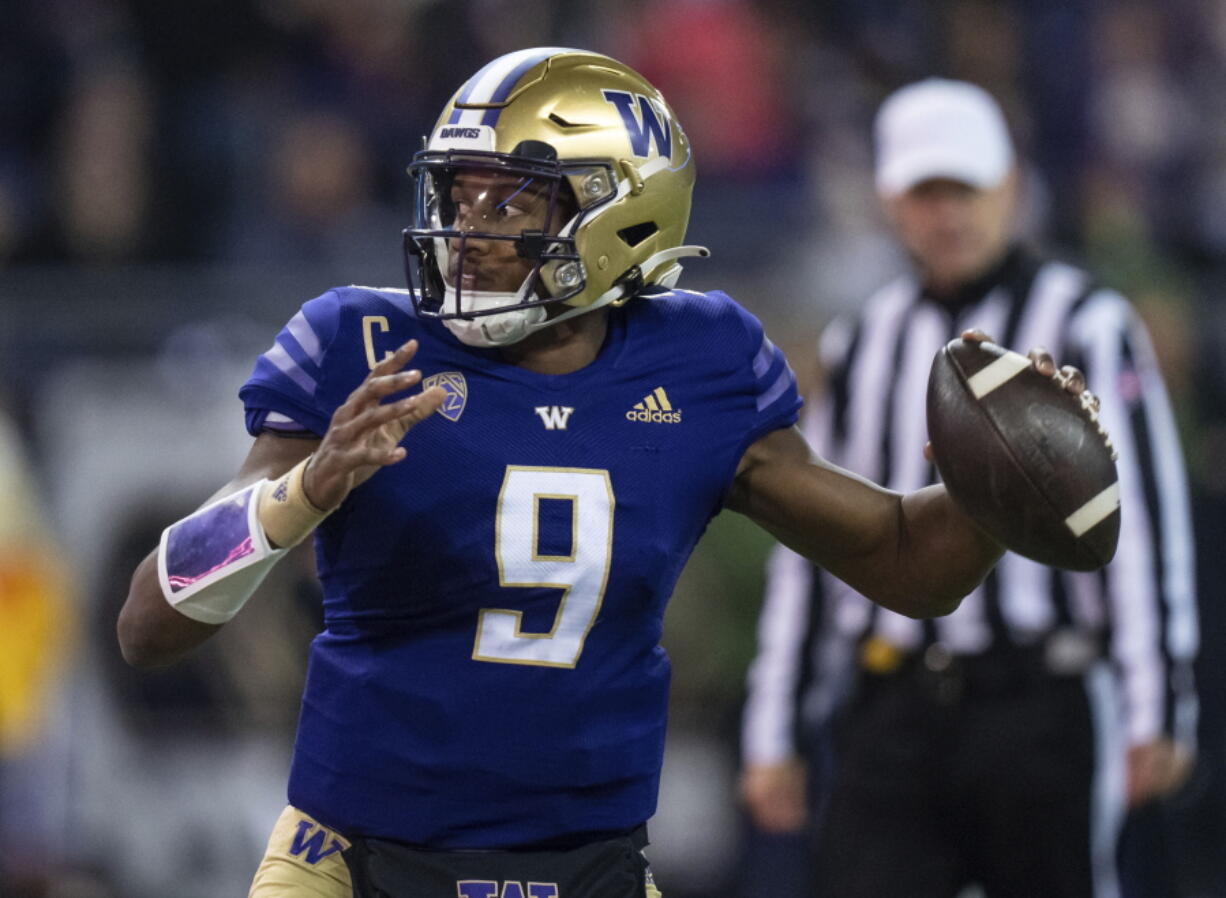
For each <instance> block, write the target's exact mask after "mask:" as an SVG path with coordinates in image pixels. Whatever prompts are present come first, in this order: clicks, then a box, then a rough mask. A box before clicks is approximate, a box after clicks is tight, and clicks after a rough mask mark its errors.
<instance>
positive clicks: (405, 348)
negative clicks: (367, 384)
mask: <svg viewBox="0 0 1226 898" xmlns="http://www.w3.org/2000/svg"><path fill="white" fill-rule="evenodd" d="M415 355H417V341H416V340H410V341H409V342H407V343H405V344H403V345H401V346H400V348H398V349H397V350H396V351H395V352H393V353H392V354H391V355H389V356H387V357H386V358H384V359H383V361H381V362H380V363H379V364H377V365H375V367H373V368H371V369H370V375H369V377H371V378H373V377H383V376H385V375H387V374H394V373H395V372H397V371H399V370H400V369H401V368H403V367H404V366H405V365H407V364H408V363H409V359H411V358H413V356H415ZM368 379H369V378H368Z"/></svg>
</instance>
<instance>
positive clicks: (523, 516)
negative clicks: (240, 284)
mask: <svg viewBox="0 0 1226 898" xmlns="http://www.w3.org/2000/svg"><path fill="white" fill-rule="evenodd" d="M411 172H412V174H413V176H414V179H415V185H416V192H417V194H416V221H415V226H414V227H413V228H411V229H409V230H407V231H406V232H405V248H406V261H407V267H408V276H409V287H410V289H409V290H407V291H405V290H394V289H371V288H365V287H342V288H337V289H334V290H330V291H329V292H327V293H325V294H323V295H322V296H320V297H318V298H316V299H313V300H311V301H309V302H307V303H306V304H305V305H304V306H303V307H302V309H301V311H299V312H298V313H297V314H295V315H294V316H293V317H292V318H291V319H290V321H289V323H288V324H287V325H286V327H285V328H284V330H282V331H281V333H280V334H279V335H278V336H277V337H276V340H275V342H274V343H273V344H272V347H271V348H270V349H269V350H268V351H267V352H265V353H264V354H263V355H262V356H261V357H260V358H259V360H258V361H257V363H256V366H255V371H254V373H253V375H252V377H251V379H250V380H249V381H248V382H247V384H246V385H245V386H244V387H243V389H242V391H241V397H242V399H243V401H244V403H245V406H246V418H247V426H248V429H249V430H250V432H251V433H252V435H253V436H254V437H255V442H254V444H253V445H252V448H251V451H250V454H249V455H248V457H247V459H246V461H245V462H244V464H243V465H242V467H241V469H240V470H239V472H238V474H237V475H236V476H235V478H234V479H233V480H232V481H231V482H230V483H228V484H227V485H226V486H224V487H223V488H222V489H221V490H219V491H218V493H217V494H216V496H215V497H214V499H213V500H212V501H211V502H209V503H206V505H205V506H204V507H203V508H202V509H201V510H199V511H197V512H195V513H194V514H192V515H190V516H189V517H187V518H185V519H183V520H181V521H178V522H176V523H174V524H172V525H170V526H169V527H168V528H167V529H166V531H165V533H164V534H163V538H162V541H161V544H160V546H159V547H158V549H157V550H156V551H154V552H153V553H152V554H150V556H149V557H148V558H147V559H146V560H145V561H144V562H143V563H142V564H141V565H140V566H139V567H138V569H137V570H136V572H135V574H134V576H133V580H132V587H131V592H130V594H129V596H128V599H127V602H126V604H125V607H124V609H123V611H122V613H121V615H120V619H119V638H120V642H121V645H122V648H123V652H124V655H125V657H126V658H127V659H128V660H129V661H130V662H131V663H133V664H136V665H140V666H155V665H161V664H166V663H169V662H171V661H173V660H175V659H176V658H178V657H179V656H180V655H182V654H183V653H184V652H186V651H188V650H189V649H191V648H192V647H193V646H195V645H197V644H199V643H200V642H202V641H203V640H205V639H207V638H208V637H209V636H210V635H212V634H213V633H214V632H215V631H216V630H217V629H218V627H219V626H221V625H222V624H224V623H225V622H226V621H228V620H229V619H230V618H232V617H233V616H234V614H235V613H236V612H237V611H238V610H239V609H240V608H241V606H242V604H243V602H244V601H245V600H246V598H247V597H248V596H249V595H250V594H251V592H252V590H253V589H254V588H255V585H256V584H257V583H258V582H259V580H260V578H261V577H262V576H263V574H264V572H265V571H267V569H268V568H269V567H270V566H271V565H272V564H274V563H275V562H276V560H277V559H278V558H279V557H281V555H282V554H284V552H285V551H286V549H287V548H288V547H290V546H292V545H293V544H295V543H296V542H298V541H300V540H302V539H303V538H305V537H306V536H307V535H308V534H310V533H311V532H314V534H315V545H316V553H317V558H318V568H319V575H320V579H321V581H322V583H323V591H324V613H325V627H324V630H323V632H322V633H320V634H319V635H318V637H316V639H315V640H314V642H313V644H312V646H311V656H310V666H309V673H308V677H307V683H306V686H305V696H304V699H303V704H302V714H301V720H300V724H299V730H298V736H297V742H296V746H295V751H294V759H293V764H292V771H291V774H290V782H289V806H288V807H287V808H286V810H285V812H284V814H283V815H282V816H281V818H280V820H279V821H278V823H277V824H276V826H275V829H274V832H273V835H272V838H271V840H270V842H269V846H268V851H267V854H266V856H265V859H264V861H263V863H262V865H261V867H260V869H259V871H258V873H257V874H256V879H255V884H254V885H253V887H252V893H251V894H252V895H253V896H258V898H269V896H282V895H291V894H292V895H295V896H297V895H304V894H310V895H320V896H337V898H339V896H342V895H343V896H348V895H351V894H355V895H375V894H378V895H384V894H386V895H397V896H400V895H412V896H414V898H421V896H447V898H455V896H456V895H459V896H461V898H473V896H479V898H548V896H554V898H556V896H567V898H570V896H575V898H577V896H583V898H605V896H607V898H630V896H634V898H641V896H643V895H645V894H649V895H650V894H655V889H654V886H653V885H651V877H650V872H649V870H648V869H647V864H646V861H645V860H644V859H643V856H642V853H641V849H642V847H643V846H644V845H645V844H646V841H647V839H646V833H645V829H644V822H645V821H646V820H647V819H648V818H649V817H650V816H651V815H652V813H653V812H654V810H655V804H656V795H657V786H658V783H659V776H660V766H661V759H662V753H663V748H664V730H665V711H666V705H667V692H668V680H669V664H668V659H667V658H666V657H665V655H664V652H663V651H662V649H661V648H660V646H659V637H660V632H661V624H662V620H663V614H664V606H665V603H666V602H667V600H668V598H669V595H670V593H671V592H672V589H673V586H674V584H675V582H676V580H677V577H678V576H679V574H680V573H681V569H682V567H683V565H684V564H685V562H686V559H687V558H688V557H689V555H690V552H691V550H692V549H693V547H694V545H695V543H696V542H697V540H698V538H699V536H700V535H701V534H702V532H703V529H704V528H705V527H706V525H707V522H708V521H709V520H710V519H711V517H712V516H713V515H715V514H716V513H718V512H719V511H720V510H721V509H723V508H730V509H732V510H734V511H738V512H741V513H743V514H746V515H748V516H749V517H750V518H752V519H753V520H754V521H757V522H758V523H759V524H760V525H762V526H763V527H765V528H766V529H767V530H769V531H770V532H771V533H772V534H774V535H775V536H776V537H777V538H778V539H780V540H781V541H782V542H784V543H785V544H786V545H788V546H790V547H792V548H793V549H795V550H796V551H798V552H801V553H803V554H804V555H806V556H808V557H810V558H812V559H813V560H814V561H816V562H817V563H819V564H821V565H823V566H824V567H826V568H827V569H829V570H831V571H832V572H834V573H836V574H837V575H838V576H840V577H843V578H845V579H846V580H847V581H848V582H849V583H851V584H852V585H854V586H855V588H856V589H857V590H859V591H861V592H863V593H864V594H866V595H868V596H871V597H873V598H874V599H875V600H876V601H878V602H880V603H881V604H883V605H885V606H886V607H889V608H892V609H895V610H897V611H901V612H903V613H905V614H908V615H913V616H927V615H936V614H943V613H946V612H948V611H950V610H951V609H953V608H954V607H955V606H956V605H957V603H958V601H959V599H960V597H961V596H962V595H964V594H965V593H967V592H968V591H970V590H971V589H972V588H973V587H974V586H975V585H976V584H977V583H979V582H980V580H981V579H982V578H983V577H984V576H985V574H986V573H987V571H988V570H989V569H990V567H991V566H992V564H993V563H994V562H995V561H996V559H997V558H998V557H999V555H1000V554H1001V547H1000V546H998V545H996V544H995V543H993V542H992V541H990V540H989V539H988V538H987V537H985V536H984V535H983V534H982V533H981V532H980V531H979V530H978V529H977V528H976V527H975V526H974V525H973V524H972V523H971V522H970V521H969V520H968V519H967V518H965V517H964V516H963V515H962V514H961V513H960V512H959V511H957V509H956V508H955V507H954V506H953V504H952V503H951V501H950V499H949V498H948V496H947V495H946V494H945V492H944V490H943V488H942V487H939V486H937V487H930V488H928V489H924V490H921V491H919V492H916V493H912V494H909V495H899V494H896V493H891V492H888V491H886V490H883V489H880V488H878V487H876V486H874V485H872V484H870V483H867V482H865V481H864V480H861V479H859V478H857V477H853V476H850V475H848V474H846V473H844V472H842V471H840V470H838V469H835V468H833V467H831V466H829V465H827V464H824V463H823V462H822V461H821V460H819V459H816V458H814V457H813V456H812V455H811V453H810V451H809V449H808V447H807V445H806V444H805V442H804V440H803V439H802V438H801V436H800V435H799V434H798V432H797V430H796V429H795V428H794V427H793V424H794V422H795V420H796V417H797V410H798V408H799V406H800V399H799V397H798V395H797V391H796V386H795V379H794V377H793V375H792V372H791V371H790V370H789V368H788V365H787V363H786V361H785V360H784V358H783V356H782V354H781V353H780V352H779V350H778V349H777V348H776V347H775V346H774V345H773V344H772V343H771V341H770V340H769V339H767V338H766V337H765V335H764V334H763V331H762V327H761V325H760V324H759V323H758V321H757V320H755V319H754V317H753V316H751V315H750V314H748V313H747V312H746V311H745V310H744V309H742V308H741V307H740V306H738V305H737V304H736V303H735V302H734V301H733V300H732V299H730V298H729V297H728V296H726V295H724V294H723V293H719V292H711V293H705V294H702V293H693V292H688V291H684V290H679V289H676V288H675V286H674V284H675V282H676V280H677V277H678V275H679V273H680V267H679V265H678V262H677V260H678V259H679V258H682V257H684V256H696V255H705V250H703V249H701V248H699V247H693V246H686V245H684V243H683V239H684V233H685V228H686V223H687V219H688V216H689V209H690V195H691V191H692V188H693V184H694V161H693V158H692V155H691V148H690V145H689V143H688V141H687V139H686V136H685V134H684V132H683V131H682V130H681V128H680V126H679V125H678V123H677V121H676V119H675V118H674V116H673V113H672V111H671V110H670V109H669V107H668V106H667V104H666V103H665V102H664V99H663V98H662V97H661V95H660V94H659V92H658V91H656V90H655V89H654V88H653V87H652V86H651V85H650V84H649V83H647V82H646V81H645V80H644V79H643V78H642V77H641V76H639V75H638V74H636V73H635V72H634V71H632V70H631V69H629V68H627V67H626V66H624V65H622V64H621V63H619V62H617V61H615V60H613V59H610V58H608V57H605V56H600V55H597V54H594V53H587V52H581V51H574V50H564V49H556V48H541V49H531V50H523V51H519V52H516V53H511V54H509V55H506V56H503V57H500V58H498V59H495V60H494V61H492V62H491V63H489V64H488V65H487V66H485V67H484V68H483V69H481V70H480V71H479V72H477V73H476V74H475V75H474V76H473V77H472V78H471V79H469V80H468V81H467V82H466V83H465V84H464V85H463V86H462V87H461V88H460V90H459V91H458V92H457V93H456V95H455V96H454V97H453V98H452V100H451V101H450V102H449V103H448V104H447V106H446V108H445V109H444V110H443V113H442V116H441V117H440V119H439V121H438V124H437V126H436V127H435V129H434V131H433V132H432V134H431V136H430V138H429V141H428V144H427V148H426V149H425V150H424V151H423V152H421V153H419V154H418V155H417V156H416V157H415V160H414V161H413V164H412V166H411ZM1036 363H1037V364H1040V365H1042V366H1043V367H1044V370H1045V371H1046V372H1047V373H1054V366H1051V360H1050V358H1049V357H1042V358H1039V360H1038V362H1036ZM916 451H920V450H919V447H917V448H916ZM474 849H477V850H474Z"/></svg>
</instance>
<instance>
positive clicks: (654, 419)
mask: <svg viewBox="0 0 1226 898" xmlns="http://www.w3.org/2000/svg"><path fill="white" fill-rule="evenodd" d="M626 420H628V421H643V422H646V423H649V424H680V423H681V410H680V409H674V410H673V411H671V412H661V411H654V412H653V411H648V410H647V409H637V408H632V409H630V411H628V412H626Z"/></svg>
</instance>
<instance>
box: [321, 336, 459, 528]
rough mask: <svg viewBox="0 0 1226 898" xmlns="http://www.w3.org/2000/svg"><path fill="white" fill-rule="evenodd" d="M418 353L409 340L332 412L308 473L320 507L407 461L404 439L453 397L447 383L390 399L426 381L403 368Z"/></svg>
mask: <svg viewBox="0 0 1226 898" xmlns="http://www.w3.org/2000/svg"><path fill="white" fill-rule="evenodd" d="M416 354H417V341H416V340H410V341H409V342H407V343H405V344H404V345H403V346H401V347H400V348H399V349H397V350H396V351H395V352H394V353H392V354H391V355H389V356H388V357H387V358H386V359H384V360H383V361H382V362H380V363H379V364H377V365H376V366H375V367H374V368H373V369H372V370H371V372H370V374H369V375H367V377H366V379H365V380H364V381H362V383H361V384H359V385H358V388H357V389H355V390H354V391H353V392H352V393H350V394H349V398H348V399H346V400H345V402H344V404H342V405H341V407H340V408H338V409H337V410H336V412H335V414H333V415H332V421H331V423H330V424H329V425H328V432H327V433H325V434H324V438H323V441H322V442H321V443H320V444H319V448H318V449H316V450H315V453H314V455H313V456H312V458H311V461H310V463H309V464H308V465H307V469H306V472H305V474H304V476H303V483H302V486H303V489H304V490H305V491H306V495H307V498H308V499H309V500H310V502H311V503H312V504H313V505H315V506H316V507H317V508H319V509H321V510H323V511H330V510H332V509H333V508H336V507H337V506H338V505H340V504H341V502H343V501H344V500H345V497H346V496H348V495H349V493H350V491H351V490H353V489H354V488H355V487H357V486H358V485H360V484H362V483H365V482H366V481H367V480H369V479H370V478H371V477H372V476H373V475H374V474H375V472H376V471H378V470H379V469H380V468H383V467H387V466H388V465H394V464H396V462H398V461H401V460H403V459H404V457H405V455H406V454H407V453H406V452H405V449H404V447H403V446H401V445H400V441H401V440H403V439H404V436H405V434H406V433H408V432H409V430H410V429H411V428H412V427H413V425H415V424H417V423H418V422H420V421H424V420H425V419H426V418H428V417H429V416H430V415H432V414H434V412H435V411H437V410H438V407H439V406H440V405H442V403H443V400H444V399H446V398H447V392H446V391H445V390H444V389H443V388H442V387H431V388H430V389H428V390H424V391H423V392H421V393H414V394H413V395H412V396H408V397H405V398H402V399H397V400H394V401H391V402H384V400H385V399H388V398H389V397H391V396H394V395H396V394H397V393H403V392H404V391H405V390H408V389H410V388H412V387H414V386H416V385H417V384H418V383H419V382H420V381H421V372H420V371H418V370H416V369H413V370H410V371H403V370H401V369H403V368H404V366H405V365H407V364H408V363H409V361H410V360H411V359H412V358H413V356H414V355H416Z"/></svg>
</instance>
